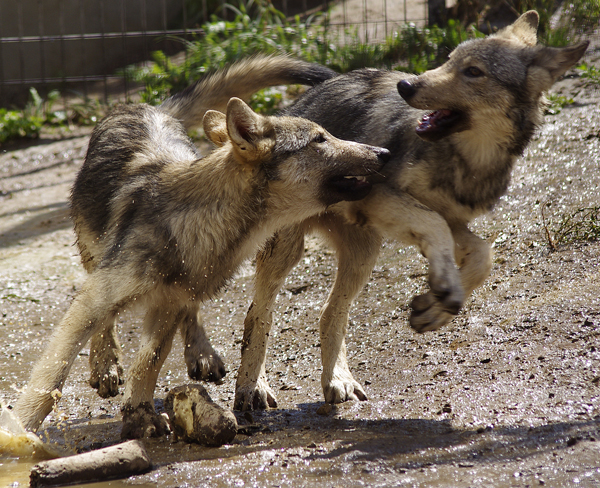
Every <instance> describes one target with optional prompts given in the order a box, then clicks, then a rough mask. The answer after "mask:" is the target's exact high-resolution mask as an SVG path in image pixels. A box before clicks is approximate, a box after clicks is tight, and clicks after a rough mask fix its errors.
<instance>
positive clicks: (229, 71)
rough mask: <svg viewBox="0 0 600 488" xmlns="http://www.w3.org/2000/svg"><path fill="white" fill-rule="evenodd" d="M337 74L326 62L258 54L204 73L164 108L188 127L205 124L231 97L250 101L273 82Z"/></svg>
mask: <svg viewBox="0 0 600 488" xmlns="http://www.w3.org/2000/svg"><path fill="white" fill-rule="evenodd" d="M337 75H338V73H336V72H335V71H333V70H331V69H329V68H326V67H325V66H321V65H319V64H315V63H308V62H306V61H301V60H299V59H294V58H291V57H289V56H281V55H276V56H266V55H257V56H253V57H250V58H247V59H243V60H241V61H237V62H235V63H233V64H231V65H230V66H229V67H227V68H224V69H220V70H217V71H215V72H213V73H211V74H208V75H206V76H204V77H203V78H201V79H200V80H198V81H197V82H196V83H194V84H193V85H190V86H189V87H187V88H186V89H185V90H183V91H182V92H180V93H177V94H176V95H173V96H172V97H170V98H168V99H167V100H165V101H164V102H163V104H162V105H161V106H160V108H161V109H162V110H164V111H165V112H167V113H169V114H170V115H172V116H173V117H175V118H176V119H178V120H179V121H181V123H182V124H183V125H184V126H185V128H186V129H193V128H196V127H199V126H201V125H202V118H203V117H204V114H205V113H206V111H207V110H219V111H221V112H224V111H225V110H226V107H227V102H228V101H229V99H230V98H231V97H238V98H241V99H242V100H246V101H247V100H248V99H249V98H250V97H251V96H252V95H253V94H254V93H255V92H257V91H258V90H261V89H263V88H267V87H269V86H276V85H288V84H300V85H311V86H312V85H317V84H319V83H322V82H323V81H325V80H328V79H330V78H333V77H335V76H337Z"/></svg>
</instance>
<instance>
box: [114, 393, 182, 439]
mask: <svg viewBox="0 0 600 488" xmlns="http://www.w3.org/2000/svg"><path fill="white" fill-rule="evenodd" d="M122 412H123V428H122V429H121V439H142V438H144V437H162V436H163V435H166V434H168V433H169V432H171V429H170V427H169V423H168V422H167V419H166V418H165V417H164V416H163V415H159V414H157V413H156V412H155V411H154V407H153V406H152V405H150V404H149V403H148V402H143V403H140V404H139V405H138V406H137V407H135V408H134V407H132V406H131V405H126V406H125V407H123V410H122Z"/></svg>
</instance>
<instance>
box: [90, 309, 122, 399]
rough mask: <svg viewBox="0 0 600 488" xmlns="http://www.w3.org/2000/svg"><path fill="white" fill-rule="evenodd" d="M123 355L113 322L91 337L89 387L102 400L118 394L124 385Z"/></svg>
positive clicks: (114, 322) (115, 325)
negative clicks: (95, 391) (120, 386)
mask: <svg viewBox="0 0 600 488" xmlns="http://www.w3.org/2000/svg"><path fill="white" fill-rule="evenodd" d="M122 363H123V353H122V352H121V344H120V343H119V337H118V334H117V324H116V321H113V322H112V323H110V324H109V326H108V328H107V329H106V330H104V331H100V332H98V333H97V334H94V335H93V336H92V340H91V343H90V370H91V372H90V381H89V382H90V386H91V387H92V388H95V389H96V390H98V395H100V396H101V397H102V398H108V397H114V396H117V395H118V394H119V385H122V384H123V383H124V373H123V366H121V365H122Z"/></svg>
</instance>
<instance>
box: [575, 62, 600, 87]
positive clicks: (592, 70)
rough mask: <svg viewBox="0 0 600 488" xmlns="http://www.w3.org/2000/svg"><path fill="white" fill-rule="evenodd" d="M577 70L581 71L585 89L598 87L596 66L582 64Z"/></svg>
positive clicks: (598, 75)
mask: <svg viewBox="0 0 600 488" xmlns="http://www.w3.org/2000/svg"><path fill="white" fill-rule="evenodd" d="M577 69H579V70H581V78H582V79H583V85H584V86H585V87H589V86H600V69H598V68H597V67H596V66H592V65H589V64H587V63H582V64H580V65H579V66H577Z"/></svg>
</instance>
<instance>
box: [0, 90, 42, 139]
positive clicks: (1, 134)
mask: <svg viewBox="0 0 600 488" xmlns="http://www.w3.org/2000/svg"><path fill="white" fill-rule="evenodd" d="M43 107H44V102H43V100H42V99H41V97H40V96H39V94H38V92H37V91H36V89H35V88H31V89H30V90H29V101H28V102H27V105H26V107H25V109H24V110H7V109H5V108H0V144H2V143H5V142H7V141H9V140H12V139H19V138H24V137H28V138H35V137H38V136H39V134H40V131H41V130H42V125H43V124H44V116H43V111H44V108H43Z"/></svg>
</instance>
